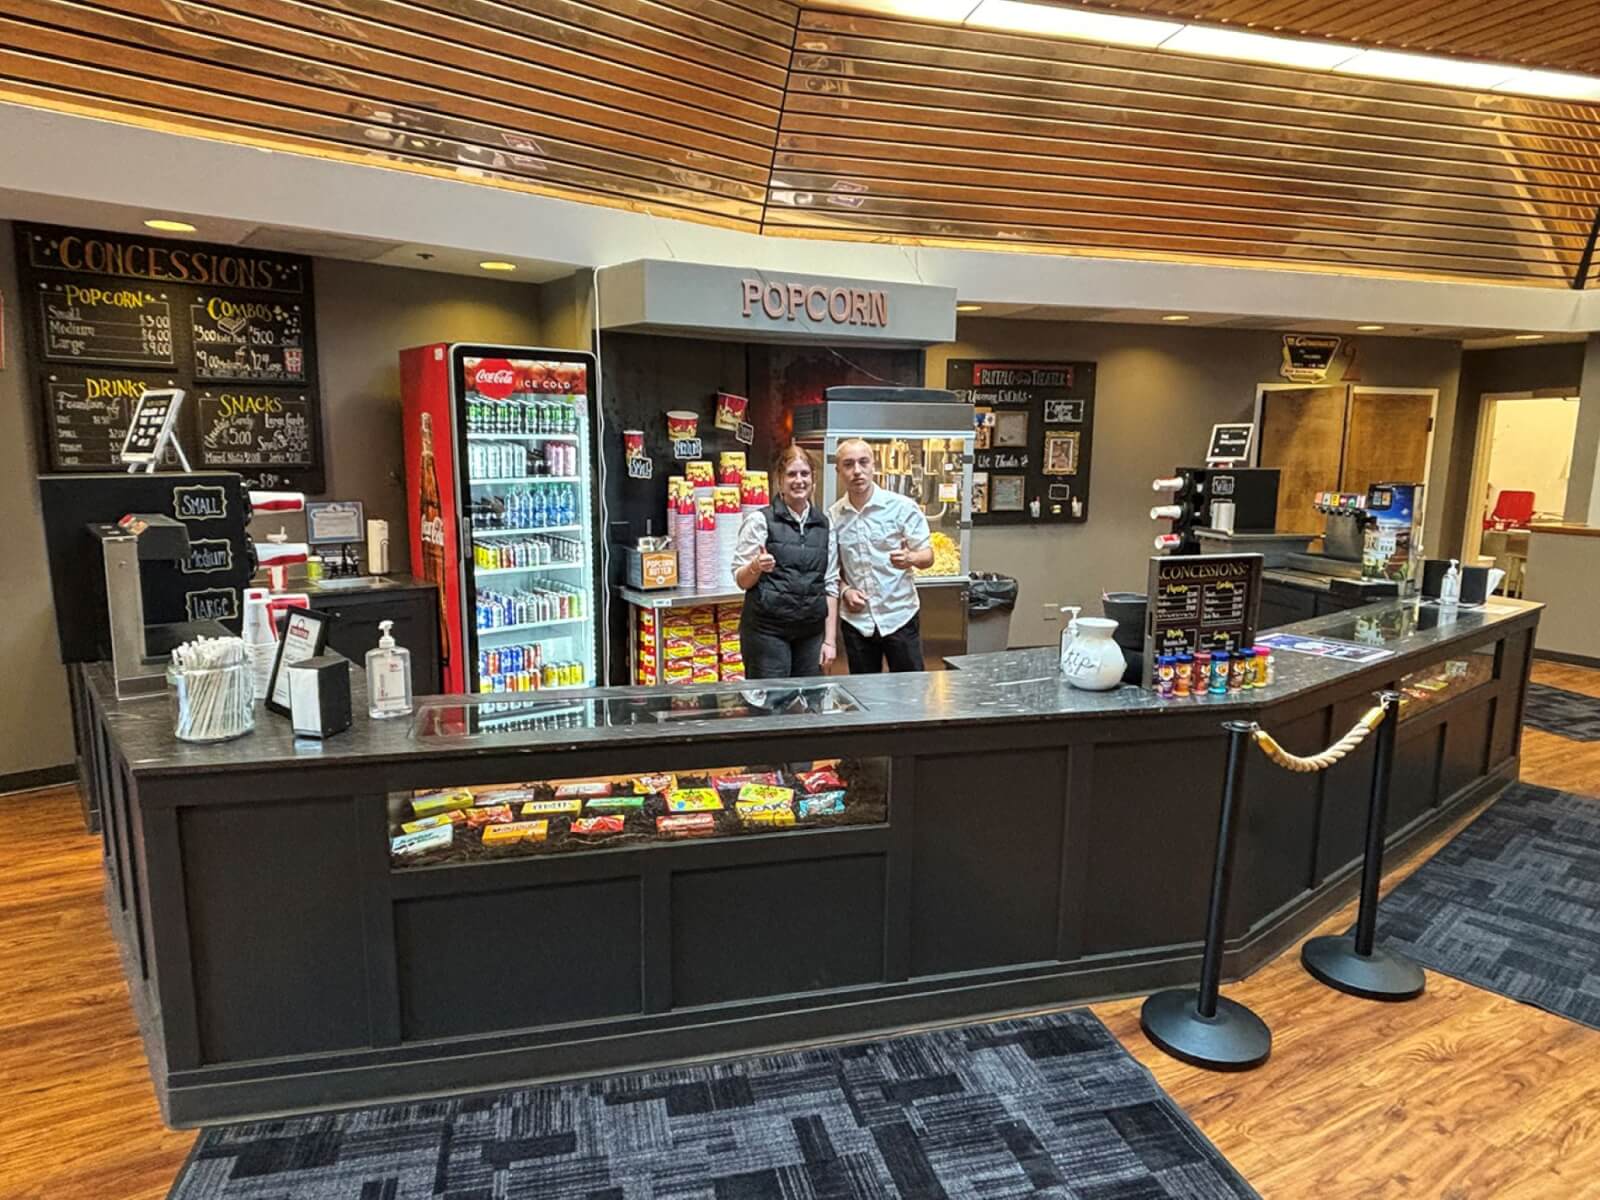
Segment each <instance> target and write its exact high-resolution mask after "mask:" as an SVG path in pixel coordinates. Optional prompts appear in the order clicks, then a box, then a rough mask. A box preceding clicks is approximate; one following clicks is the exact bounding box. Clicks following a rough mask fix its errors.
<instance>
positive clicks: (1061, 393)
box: [945, 358, 1095, 525]
mask: <svg viewBox="0 0 1600 1200" xmlns="http://www.w3.org/2000/svg"><path fill="white" fill-rule="evenodd" d="M1094 381H1095V364H1094V363H1089V362H1008V361H1000V360H997V361H988V360H980V359H970V358H963V359H952V360H950V362H949V363H948V364H946V367H945V386H946V387H947V388H949V389H950V390H951V391H953V392H955V393H956V394H957V395H958V396H960V397H961V398H962V399H964V400H966V401H968V402H969V403H970V404H972V406H973V423H974V425H975V426H976V428H977V440H976V442H975V444H974V447H973V463H972V466H973V480H974V492H975V494H974V498H973V499H974V503H973V506H972V521H973V524H974V525H1026V524H1032V523H1035V522H1037V523H1039V524H1067V523H1074V522H1078V521H1085V520H1087V519H1088V517H1089V462H1090V452H1091V448H1092V444H1093V439H1094ZM980 477H982V478H983V480H984V482H985V484H986V486H985V488H984V491H983V496H982V499H983V501H984V502H983V503H981V504H980V503H978V502H977V501H978V496H977V494H976V490H977V483H976V481H977V480H978V479H979V478H980Z"/></svg>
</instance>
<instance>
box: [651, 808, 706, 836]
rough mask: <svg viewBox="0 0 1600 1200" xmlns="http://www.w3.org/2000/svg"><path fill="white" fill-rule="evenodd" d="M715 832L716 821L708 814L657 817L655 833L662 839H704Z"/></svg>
mask: <svg viewBox="0 0 1600 1200" xmlns="http://www.w3.org/2000/svg"><path fill="white" fill-rule="evenodd" d="M716 831H717V819H716V818H715V817H714V816H712V815H711V814H710V813H708V812H697V813H678V814H676V815H673V816H666V817H657V818H656V832H657V833H659V834H661V835H662V836H663V837H705V836H706V835H707V834H712V833H715V832H716Z"/></svg>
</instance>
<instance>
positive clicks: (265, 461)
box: [16, 224, 324, 492]
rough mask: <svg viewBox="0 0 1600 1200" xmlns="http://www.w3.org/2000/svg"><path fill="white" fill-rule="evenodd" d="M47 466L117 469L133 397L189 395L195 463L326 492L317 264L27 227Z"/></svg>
mask: <svg viewBox="0 0 1600 1200" xmlns="http://www.w3.org/2000/svg"><path fill="white" fill-rule="evenodd" d="M16 236H17V261H18V267H19V271H20V273H21V277H22V279H21V281H22V290H23V294H24V296H25V297H26V298H27V300H26V302H25V303H24V304H22V305H21V309H22V317H23V324H24V327H25V333H26V338H27V346H28V353H29V362H30V366H31V369H32V371H33V378H34V381H35V389H36V395H37V396H38V403H39V413H40V417H39V421H40V429H41V432H42V434H43V436H42V437H41V438H40V446H41V457H42V458H43V460H44V461H43V462H42V463H41V469H42V470H46V471H114V470H117V469H118V453H119V451H120V450H121V448H122V440H123V437H124V436H125V435H126V433H127V429H128V422H129V419H130V417H131V416H132V411H133V405H134V403H135V401H137V400H138V398H139V395H140V393H141V392H143V391H144V390H145V389H147V388H181V389H183V390H184V391H185V392H187V393H188V396H189V399H188V400H187V401H186V402H185V403H184V405H183V406H182V407H181V408H180V409H179V412H178V419H177V425H176V427H175V430H174V432H175V434H176V436H177V440H178V443H179V445H181V446H182V447H183V449H184V452H185V453H186V454H187V455H188V457H189V461H190V462H191V463H192V464H193V465H194V466H195V467H196V468H199V467H201V466H202V465H209V466H214V467H226V468H227V469H229V470H232V471H237V472H239V473H240V474H241V475H243V476H244V477H245V479H246V481H247V484H248V486H252V487H266V488H279V489H285V490H294V491H306V492H320V491H322V490H323V487H324V479H323V467H322V453H321V445H322V433H321V425H322V417H321V398H320V396H319V394H318V389H317V359H316V341H315V336H314V329H315V309H314V303H313V297H312V291H311V262H310V260H309V259H305V258H300V257H297V256H294V255H287V254H275V253H272V252H269V251H262V250H252V249H249V248H248V247H241V246H217V245H206V244H204V243H198V242H184V241H175V240H168V239H164V238H147V237H141V236H139V235H137V234H123V233H103V232H97V231H93V230H84V229H67V228H61V227H58V226H49V225H26V224H19V225H17V227H16Z"/></svg>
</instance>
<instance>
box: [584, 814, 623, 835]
mask: <svg viewBox="0 0 1600 1200" xmlns="http://www.w3.org/2000/svg"><path fill="white" fill-rule="evenodd" d="M572 832H573V833H577V834H595V835H598V834H606V833H621V832H622V818H621V817H579V818H578V819H577V820H576V821H574V822H573V823H572Z"/></svg>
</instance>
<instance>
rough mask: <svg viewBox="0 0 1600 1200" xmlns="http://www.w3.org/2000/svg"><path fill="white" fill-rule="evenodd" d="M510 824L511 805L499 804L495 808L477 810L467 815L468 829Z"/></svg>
mask: <svg viewBox="0 0 1600 1200" xmlns="http://www.w3.org/2000/svg"><path fill="white" fill-rule="evenodd" d="M510 822H511V806H510V805H509V804H499V805H496V806H495V807H493V808H475V809H473V810H472V811H471V812H469V813H468V814H467V828H468V829H482V828H483V827H484V826H485V825H507V824H510Z"/></svg>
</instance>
